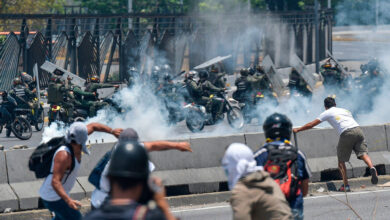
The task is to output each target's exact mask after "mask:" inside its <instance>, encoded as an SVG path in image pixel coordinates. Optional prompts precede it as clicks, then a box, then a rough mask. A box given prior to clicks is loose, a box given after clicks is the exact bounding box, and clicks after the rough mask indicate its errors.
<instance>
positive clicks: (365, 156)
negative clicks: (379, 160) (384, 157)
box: [360, 154, 373, 168]
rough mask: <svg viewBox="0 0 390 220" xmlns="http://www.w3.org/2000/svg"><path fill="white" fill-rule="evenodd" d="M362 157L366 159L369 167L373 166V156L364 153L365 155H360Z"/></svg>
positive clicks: (365, 161)
mask: <svg viewBox="0 0 390 220" xmlns="http://www.w3.org/2000/svg"><path fill="white" fill-rule="evenodd" d="M360 159H362V160H363V161H364V163H366V164H367V166H368V168H371V167H373V165H372V162H371V158H370V157H369V156H368V154H364V155H363V156H361V157H360Z"/></svg>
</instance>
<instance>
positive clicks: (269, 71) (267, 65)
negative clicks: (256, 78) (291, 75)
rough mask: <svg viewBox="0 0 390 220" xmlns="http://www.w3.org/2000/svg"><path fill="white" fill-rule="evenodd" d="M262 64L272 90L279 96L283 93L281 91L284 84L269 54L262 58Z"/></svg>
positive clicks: (283, 88)
mask: <svg viewBox="0 0 390 220" xmlns="http://www.w3.org/2000/svg"><path fill="white" fill-rule="evenodd" d="M262 66H263V68H264V72H265V74H266V75H267V77H268V79H269V81H270V82H271V85H272V90H273V91H274V92H275V93H276V94H277V95H278V97H281V96H282V95H283V91H284V90H285V86H284V83H283V79H282V77H281V76H280V74H279V73H278V69H276V67H275V64H274V62H272V59H271V57H270V56H268V55H267V56H266V57H264V59H263V62H262Z"/></svg>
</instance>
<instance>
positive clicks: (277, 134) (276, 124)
mask: <svg viewBox="0 0 390 220" xmlns="http://www.w3.org/2000/svg"><path fill="white" fill-rule="evenodd" d="M263 130H264V133H265V137H266V138H270V139H272V140H286V139H287V140H290V138H291V132H292V123H291V120H290V119H289V118H288V117H287V116H286V115H283V114H280V113H274V114H272V115H270V116H268V117H267V119H265V121H264V124H263Z"/></svg>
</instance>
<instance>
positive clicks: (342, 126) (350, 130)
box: [294, 97, 378, 192]
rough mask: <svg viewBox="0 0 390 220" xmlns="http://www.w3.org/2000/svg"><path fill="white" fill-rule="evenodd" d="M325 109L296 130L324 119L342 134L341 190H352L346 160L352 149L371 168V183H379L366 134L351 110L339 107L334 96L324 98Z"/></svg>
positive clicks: (340, 155)
mask: <svg viewBox="0 0 390 220" xmlns="http://www.w3.org/2000/svg"><path fill="white" fill-rule="evenodd" d="M324 106H325V111H324V112H323V113H321V114H320V116H319V117H318V118H317V119H315V120H314V121H311V122H309V123H307V124H305V125H304V126H302V127H300V128H295V129H294V132H295V133H298V132H301V131H305V130H308V129H311V128H313V127H315V126H316V125H318V124H320V123H321V122H323V121H327V122H328V123H329V124H330V125H331V126H332V127H333V128H334V129H336V130H337V132H338V134H339V135H340V139H339V142H338V144H337V159H338V166H339V170H340V173H341V176H342V178H343V182H344V184H343V185H342V186H341V187H340V189H339V191H343V192H344V191H346V192H349V191H351V189H350V187H349V185H348V178H347V169H346V167H345V162H348V161H349V158H350V157H351V154H352V150H353V151H354V152H355V154H356V156H357V158H358V159H360V160H363V161H364V162H365V163H366V164H367V166H368V167H369V168H370V174H371V183H372V184H377V183H378V173H377V171H376V169H375V167H374V166H373V165H372V162H371V159H370V157H369V156H368V150H367V144H366V142H365V140H364V134H363V131H362V129H361V128H360V126H359V124H358V123H357V122H356V121H355V119H354V118H353V116H352V114H351V112H350V111H348V110H346V109H343V108H337V107H336V101H335V99H334V98H332V97H327V98H326V99H325V100H324Z"/></svg>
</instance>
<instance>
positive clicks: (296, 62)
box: [290, 54, 317, 91]
mask: <svg viewBox="0 0 390 220" xmlns="http://www.w3.org/2000/svg"><path fill="white" fill-rule="evenodd" d="M290 65H291V66H292V67H294V68H295V69H296V70H297V72H298V73H299V75H300V76H301V77H302V78H303V80H305V82H306V83H307V85H308V86H309V87H310V90H311V91H313V90H314V88H315V86H316V83H317V79H316V77H315V76H314V75H313V73H311V72H310V71H308V70H307V68H306V66H305V64H304V63H303V61H302V60H301V59H300V58H299V57H298V56H297V55H296V54H294V55H293V56H292V57H291V59H290Z"/></svg>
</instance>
